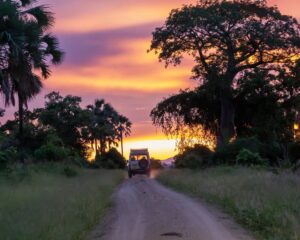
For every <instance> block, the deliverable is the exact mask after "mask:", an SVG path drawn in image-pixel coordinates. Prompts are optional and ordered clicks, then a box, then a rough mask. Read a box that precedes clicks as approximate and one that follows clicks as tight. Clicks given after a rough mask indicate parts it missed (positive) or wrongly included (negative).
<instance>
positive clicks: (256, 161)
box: [150, 0, 300, 168]
mask: <svg viewBox="0 0 300 240" xmlns="http://www.w3.org/2000/svg"><path fill="white" fill-rule="evenodd" d="M150 50H153V51H155V52H156V53H158V55H159V59H160V60H161V61H164V62H165V63H166V65H167V66H168V65H175V66H176V65H178V64H180V63H181V61H182V58H183V57H184V56H185V54H188V55H190V56H191V57H193V59H194V62H195V65H194V67H193V69H192V72H193V78H194V79H196V80H197V81H198V82H199V86H198V87H197V88H196V89H191V90H184V91H181V92H180V93H178V94H175V95H173V96H171V97H168V98H166V99H164V100H163V101H161V102H160V103H159V104H158V105H157V106H156V107H155V108H154V109H153V111H152V113H151V117H152V119H153V122H154V124H155V125H157V126H160V127H162V129H163V130H164V132H165V133H166V134H167V135H170V136H172V137H176V138H178V139H179V142H178V147H179V150H180V154H179V155H178V156H177V157H176V164H177V166H178V167H191V168H195V167H203V166H211V165H217V164H230V165H233V164H242V165H269V166H280V167H283V166H293V167H297V165H299V159H300V142H299V140H300V139H299V124H300V122H299V113H300V60H299V59H300V24H299V23H298V21H297V20H296V19H295V18H293V17H291V16H286V15H283V14H281V13H280V11H279V10H278V8H277V7H273V6H272V7H270V6H268V5H267V3H266V1H254V0H247V1H245V0H237V1H225V0H216V1H205V0H203V1H199V3H197V4H196V5H188V6H184V7H182V8H181V9H176V10H173V11H172V12H171V14H170V16H169V17H168V19H167V20H166V23H165V24H164V25H163V26H162V27H160V28H157V29H156V30H155V32H154V33H153V40H152V44H151V49H150Z"/></svg>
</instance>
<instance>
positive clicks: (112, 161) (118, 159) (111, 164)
mask: <svg viewBox="0 0 300 240" xmlns="http://www.w3.org/2000/svg"><path fill="white" fill-rule="evenodd" d="M94 166H95V167H97V168H105V169H124V168H125V167H126V160H125V158H124V157H123V156H122V155H121V153H119V152H118V150H117V149H115V148H112V149H110V150H109V151H108V152H106V153H105V154H103V155H101V156H98V157H97V158H96V162H95V163H94Z"/></svg>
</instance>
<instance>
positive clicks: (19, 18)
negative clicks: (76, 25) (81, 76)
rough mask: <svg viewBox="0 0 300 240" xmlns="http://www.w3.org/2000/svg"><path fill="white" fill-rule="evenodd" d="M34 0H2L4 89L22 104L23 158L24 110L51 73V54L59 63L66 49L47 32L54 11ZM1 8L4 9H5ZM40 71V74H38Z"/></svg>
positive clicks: (20, 118) (20, 130) (9, 100)
mask: <svg viewBox="0 0 300 240" xmlns="http://www.w3.org/2000/svg"><path fill="white" fill-rule="evenodd" d="M34 2H35V1H34V0H26V1H25V0H23V1H2V2H1V3H0V4H1V5H0V6H1V8H2V9H3V12H2V11H1V13H3V14H5V13H6V12H8V13H9V15H4V16H6V17H3V19H2V21H3V22H4V25H3V28H2V29H1V35H2V39H1V40H2V41H3V42H1V40H0V42H1V45H0V47H1V52H2V59H1V60H2V66H1V76H2V84H1V90H2V92H3V93H4V95H5V97H6V98H5V99H6V104H10V103H12V104H13V105H14V104H15V99H14V94H15V93H16V94H17V96H18V105H19V141H20V160H21V161H22V162H24V155H23V150H22V148H23V114H24V106H27V102H28V100H30V99H31V98H32V97H34V96H35V95H36V94H38V93H39V92H40V90H41V88H42V78H48V77H49V75H50V73H51V72H50V66H49V65H48V58H51V62H52V63H53V64H59V63H61V61H62V58H63V52H62V51H61V50H60V49H59V48H58V40H57V39H56V38H55V37H54V36H52V35H51V34H49V33H47V31H48V29H49V28H50V27H51V26H52V25H53V22H54V18H53V14H52V13H51V12H49V11H48V9H47V7H46V6H44V5H40V6H32V4H33V3H34ZM2 9H1V10H2ZM37 72H39V73H40V74H38V73H37Z"/></svg>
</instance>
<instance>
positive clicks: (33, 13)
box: [23, 5, 54, 29]
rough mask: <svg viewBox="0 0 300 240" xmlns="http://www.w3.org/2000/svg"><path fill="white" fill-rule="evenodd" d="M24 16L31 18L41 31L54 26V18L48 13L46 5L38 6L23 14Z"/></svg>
mask: <svg viewBox="0 0 300 240" xmlns="http://www.w3.org/2000/svg"><path fill="white" fill-rule="evenodd" d="M23 15H24V16H26V15H27V16H30V17H33V18H34V19H35V20H36V22H37V24H38V26H39V27H41V28H43V29H48V28H50V27H52V26H53V24H54V16H53V13H52V12H50V11H49V7H48V6H46V5H40V6H36V7H33V8H30V9H28V10H25V11H24V12H23Z"/></svg>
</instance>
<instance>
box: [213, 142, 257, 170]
mask: <svg viewBox="0 0 300 240" xmlns="http://www.w3.org/2000/svg"><path fill="white" fill-rule="evenodd" d="M261 144H262V143H261V142H260V141H259V140H258V139H257V138H255V137H251V138H240V139H237V140H235V141H234V142H232V143H229V144H228V145H226V146H224V147H221V148H218V149H217V151H216V152H215V154H214V156H213V159H214V163H215V164H229V165H234V164H235V163H236V161H235V160H236V157H237V155H238V154H239V152H240V151H241V150H243V149H247V150H249V151H251V152H259V149H260V148H261Z"/></svg>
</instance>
